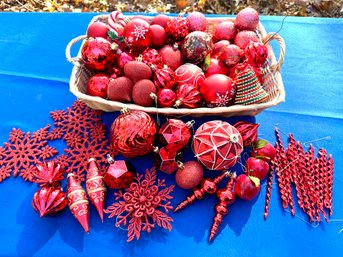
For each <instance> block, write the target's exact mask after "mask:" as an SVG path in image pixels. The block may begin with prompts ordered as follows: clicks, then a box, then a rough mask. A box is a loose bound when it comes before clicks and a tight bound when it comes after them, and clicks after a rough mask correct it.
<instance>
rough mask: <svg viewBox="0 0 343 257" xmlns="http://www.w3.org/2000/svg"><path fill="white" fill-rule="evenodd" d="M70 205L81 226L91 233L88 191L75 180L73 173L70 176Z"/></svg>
mask: <svg viewBox="0 0 343 257" xmlns="http://www.w3.org/2000/svg"><path fill="white" fill-rule="evenodd" d="M67 177H68V204H69V208H70V211H71V213H72V214H73V215H74V217H75V218H76V219H77V221H78V222H79V223H80V224H81V226H82V228H83V229H84V230H85V231H86V232H87V233H89V202H88V199H87V196H86V191H85V190H84V189H83V188H82V186H81V184H80V183H79V182H78V181H77V180H76V179H75V177H74V174H73V173H69V174H68V176H67Z"/></svg>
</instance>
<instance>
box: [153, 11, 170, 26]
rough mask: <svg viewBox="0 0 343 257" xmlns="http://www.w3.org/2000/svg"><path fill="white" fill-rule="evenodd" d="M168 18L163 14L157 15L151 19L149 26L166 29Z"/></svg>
mask: <svg viewBox="0 0 343 257" xmlns="http://www.w3.org/2000/svg"><path fill="white" fill-rule="evenodd" d="M170 19H171V18H170V16H168V15H165V14H158V15H156V16H155V17H154V18H152V21H151V25H155V24H157V25H160V26H162V27H163V28H166V26H167V22H168V21H169V20H170Z"/></svg>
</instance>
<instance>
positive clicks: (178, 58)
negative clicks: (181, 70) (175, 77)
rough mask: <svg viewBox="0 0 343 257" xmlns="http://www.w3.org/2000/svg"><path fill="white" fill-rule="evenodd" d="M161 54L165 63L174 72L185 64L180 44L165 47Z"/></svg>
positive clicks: (160, 51)
mask: <svg viewBox="0 0 343 257" xmlns="http://www.w3.org/2000/svg"><path fill="white" fill-rule="evenodd" d="M159 53H160V54H161V56H162V59H163V62H164V63H165V64H166V65H168V67H169V68H171V69H172V70H173V71H175V70H176V69H177V68H178V67H180V66H181V65H182V64H183V63H184V58H183V56H182V53H181V51H180V50H179V46H178V44H176V43H175V44H174V45H173V46H171V45H165V46H163V47H162V48H161V49H160V50H159Z"/></svg>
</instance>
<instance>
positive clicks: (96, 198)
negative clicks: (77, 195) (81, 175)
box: [86, 158, 106, 221]
mask: <svg viewBox="0 0 343 257" xmlns="http://www.w3.org/2000/svg"><path fill="white" fill-rule="evenodd" d="M86 189H87V193H88V196H89V199H90V200H91V202H92V204H93V205H94V207H95V209H96V210H97V212H98V213H99V216H100V218H101V221H104V205H105V197H106V187H105V183H104V177H103V176H102V174H101V172H100V170H99V166H98V164H97V162H96V160H95V159H94V158H90V159H89V160H88V167H87V178H86Z"/></svg>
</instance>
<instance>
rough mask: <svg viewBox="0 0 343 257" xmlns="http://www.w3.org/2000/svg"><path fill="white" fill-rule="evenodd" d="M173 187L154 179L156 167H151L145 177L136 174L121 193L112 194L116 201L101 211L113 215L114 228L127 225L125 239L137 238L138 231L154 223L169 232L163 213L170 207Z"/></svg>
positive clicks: (163, 181) (153, 225)
mask: <svg viewBox="0 0 343 257" xmlns="http://www.w3.org/2000/svg"><path fill="white" fill-rule="evenodd" d="M162 188H163V189H162ZM173 189H174V186H173V185H172V186H169V187H166V185H165V180H161V179H156V170H155V168H152V169H151V170H146V173H145V176H143V175H142V174H140V175H137V177H136V179H135V181H134V182H132V183H131V185H130V187H129V188H127V189H125V191H124V192H123V191H119V192H118V193H114V196H115V200H117V202H115V203H113V204H112V205H111V206H109V207H108V208H107V209H106V210H104V212H105V213H108V214H109V218H112V217H114V216H116V223H115V225H116V227H121V226H126V227H127V229H128V232H127V236H128V239H127V241H128V242H130V241H132V240H133V239H134V238H136V239H139V237H140V233H141V231H147V232H149V233H150V232H151V229H152V228H154V227H155V224H156V225H157V226H159V227H161V228H164V229H168V230H169V231H171V229H172V226H171V222H172V221H173V219H172V218H171V217H169V216H168V215H167V213H168V212H169V210H171V209H173V207H172V206H171V203H170V201H169V200H170V199H172V198H173V197H172V196H171V195H170V194H171V192H172V191H173Z"/></svg>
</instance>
